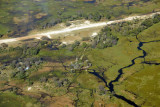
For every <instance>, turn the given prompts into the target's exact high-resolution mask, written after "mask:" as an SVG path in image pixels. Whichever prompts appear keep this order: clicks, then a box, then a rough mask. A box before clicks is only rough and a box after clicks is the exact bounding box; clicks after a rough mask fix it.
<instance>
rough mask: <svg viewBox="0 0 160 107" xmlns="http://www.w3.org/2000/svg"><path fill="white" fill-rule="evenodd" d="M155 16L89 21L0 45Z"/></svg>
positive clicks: (4, 40) (3, 40)
mask: <svg viewBox="0 0 160 107" xmlns="http://www.w3.org/2000/svg"><path fill="white" fill-rule="evenodd" d="M155 14H160V12H155V13H151V14H147V15H140V16H130V17H127V18H124V19H120V20H114V21H109V22H98V23H90V22H89V21H87V22H85V23H84V24H80V25H77V26H70V27H67V28H64V29H61V30H55V31H48V32H45V33H38V34H34V35H28V36H24V37H18V38H12V39H2V40H0V44H1V43H10V42H16V41H20V40H27V39H33V38H36V39H41V37H42V36H47V37H48V38H52V37H51V36H53V35H55V34H64V33H68V32H72V31H77V30H82V29H89V28H94V27H95V28H96V27H103V26H106V25H110V24H113V23H119V22H123V21H130V20H134V19H146V18H149V17H152V16H154V15H155Z"/></svg>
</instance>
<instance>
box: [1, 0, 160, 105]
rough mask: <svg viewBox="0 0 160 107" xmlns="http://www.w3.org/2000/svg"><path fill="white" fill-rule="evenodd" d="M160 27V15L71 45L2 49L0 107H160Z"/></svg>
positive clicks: (51, 43)
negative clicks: (159, 106)
mask: <svg viewBox="0 0 160 107" xmlns="http://www.w3.org/2000/svg"><path fill="white" fill-rule="evenodd" d="M35 2H38V3H39V2H42V1H35ZM56 2H59V1H56ZM72 2H73V1H72ZM77 2H78V1H77ZM141 2H145V3H148V2H151V1H148V2H147V1H141ZM75 3H76V2H75ZM100 4H101V5H102V3H97V5H100ZM104 4H105V3H104ZM86 5H93V4H86ZM159 28H160V15H155V16H154V17H153V18H149V19H145V20H133V21H128V22H121V23H117V24H112V25H109V26H106V27H104V28H103V29H102V30H101V31H100V32H99V33H98V35H96V36H94V37H85V38H82V40H81V41H75V42H74V43H72V44H64V43H62V42H61V39H62V38H58V39H54V40H53V39H49V38H47V37H45V38H43V39H42V40H39V41H35V42H32V43H30V44H24V45H22V46H13V47H8V45H7V44H1V48H0V92H1V93H0V106H1V107H3V106H6V107H9V106H11V105H12V106H13V107H14V106H15V107H17V106H19V107H21V106H22V107H32V106H34V107H39V106H42V107H43V106H51V107H52V106H55V107H56V106H69V107H72V106H80V107H92V106H96V107H100V106H104V107H110V106H123V107H130V106H158V105H159V104H160V103H159V100H160V99H159V87H158V85H159V81H160V80H159V72H158V70H159V69H160V66H159V65H160V57H159V44H160V35H159V34H160V30H159ZM121 70H122V73H121V72H120V71H121ZM119 75H120V78H118V79H117V77H119ZM120 96H121V97H120ZM30 98H32V99H30ZM125 99H127V100H125Z"/></svg>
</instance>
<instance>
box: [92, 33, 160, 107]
mask: <svg viewBox="0 0 160 107" xmlns="http://www.w3.org/2000/svg"><path fill="white" fill-rule="evenodd" d="M136 39H137V40H138V41H139V44H138V46H137V49H138V50H140V51H142V52H143V55H141V56H138V57H136V58H134V59H132V60H131V62H132V63H131V64H130V65H127V66H125V67H123V68H120V69H119V70H118V73H119V74H118V76H117V77H116V78H115V79H114V80H112V81H111V82H109V83H108V84H107V81H106V80H105V78H103V77H102V76H100V75H99V74H98V72H96V71H95V70H93V72H90V73H91V74H93V75H95V76H96V77H98V78H99V79H101V80H102V81H103V82H104V83H105V85H106V87H108V88H109V91H110V92H111V93H113V96H114V97H116V98H118V99H121V100H123V101H125V102H127V103H128V104H130V105H132V106H134V107H139V105H137V104H136V103H135V102H133V101H131V100H129V99H127V98H125V97H124V96H121V95H118V94H116V93H115V91H114V84H113V83H114V82H118V81H119V79H120V78H121V76H122V75H123V69H125V68H129V67H131V66H133V65H134V64H135V60H136V59H138V58H143V59H144V61H143V62H142V63H145V64H154V65H160V63H151V62H146V61H145V56H146V55H147V53H146V51H145V50H143V49H142V48H141V47H142V46H143V45H144V44H146V43H151V42H160V40H153V41H149V42H141V41H140V40H139V39H138V37H137V36H136Z"/></svg>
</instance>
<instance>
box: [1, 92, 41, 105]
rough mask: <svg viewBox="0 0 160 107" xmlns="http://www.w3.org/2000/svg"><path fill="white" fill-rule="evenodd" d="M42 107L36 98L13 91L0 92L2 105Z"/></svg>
mask: <svg viewBox="0 0 160 107" xmlns="http://www.w3.org/2000/svg"><path fill="white" fill-rule="evenodd" d="M11 106H12V107H40V106H41V105H40V104H38V103H37V101H36V100H35V99H31V98H29V97H22V96H18V95H16V94H13V93H3V94H2V93H0V107H11Z"/></svg>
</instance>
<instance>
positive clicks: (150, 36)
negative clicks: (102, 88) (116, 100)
mask: <svg viewBox="0 0 160 107" xmlns="http://www.w3.org/2000/svg"><path fill="white" fill-rule="evenodd" d="M155 30H156V32H157V35H156V36H155V35H154V32H155ZM158 33H159V23H158V24H156V25H153V26H152V27H150V28H149V29H147V30H145V31H144V32H142V33H140V34H139V35H138V37H139V39H140V40H141V41H143V42H149V41H153V40H159V34H158ZM142 49H144V50H145V51H146V53H147V56H146V57H145V61H146V62H150V63H159V60H160V58H159V53H160V51H159V42H151V43H146V44H144V46H143V47H142ZM159 69H160V66H159V65H154V64H150V65H149V64H143V60H141V61H139V63H136V64H135V65H134V66H132V67H130V68H126V69H125V70H124V78H125V79H123V80H121V82H120V83H117V84H118V85H116V88H117V90H116V91H117V92H118V93H120V94H121V95H125V96H126V97H128V98H130V99H132V100H133V101H135V102H136V103H137V104H139V105H141V106H142V107H146V106H147V107H148V106H158V105H159V91H158V90H159V87H158V84H159V81H160V80H159V76H160V73H159ZM128 73H130V74H128ZM126 75H128V76H126ZM120 90H121V91H120Z"/></svg>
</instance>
